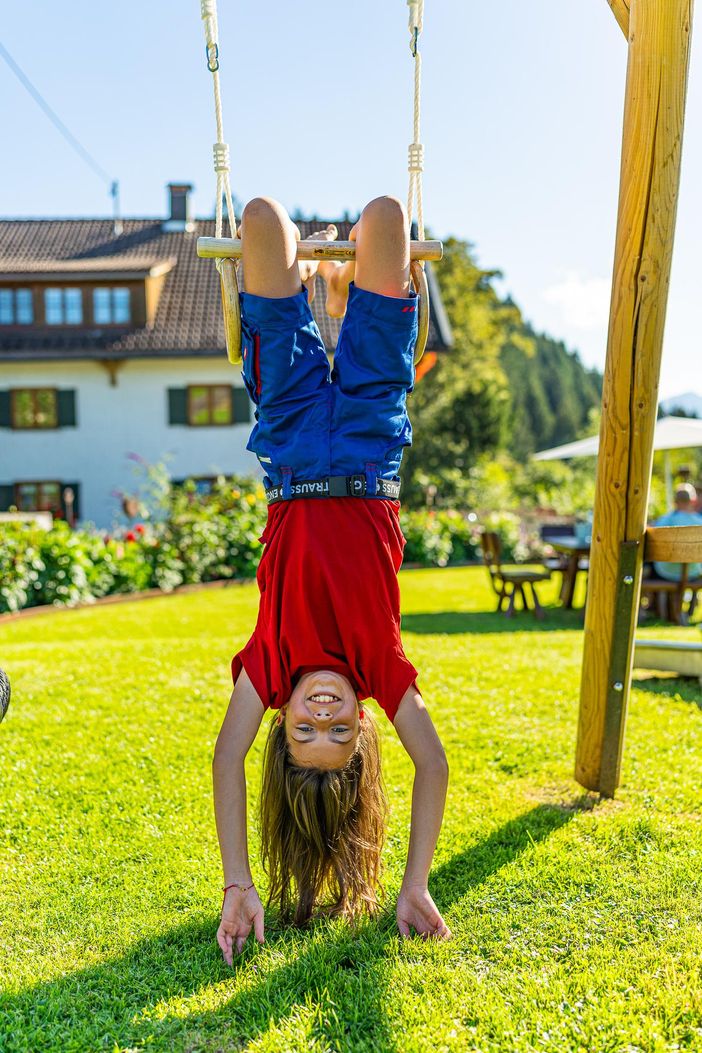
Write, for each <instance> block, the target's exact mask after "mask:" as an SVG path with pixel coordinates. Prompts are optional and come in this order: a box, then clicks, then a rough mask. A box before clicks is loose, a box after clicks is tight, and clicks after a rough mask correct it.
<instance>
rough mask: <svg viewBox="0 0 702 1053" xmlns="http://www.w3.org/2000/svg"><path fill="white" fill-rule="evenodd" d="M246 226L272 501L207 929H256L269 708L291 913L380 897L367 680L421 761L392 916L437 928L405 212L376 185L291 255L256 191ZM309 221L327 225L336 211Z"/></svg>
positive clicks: (220, 804) (233, 934) (436, 806)
mask: <svg viewBox="0 0 702 1053" xmlns="http://www.w3.org/2000/svg"><path fill="white" fill-rule="evenodd" d="M241 236H242V242H243V267H244V286H245V290H246V291H245V292H243V293H242V294H241V313H242V355H243V375H244V382H245V384H246V387H247V389H248V392H249V395H250V397H251V399H252V400H253V402H254V404H255V406H256V420H257V423H256V425H255V427H254V429H253V432H252V434H251V438H250V440H249V444H248V449H250V450H252V451H253V452H254V453H255V454H256V455H257V457H258V459H259V461H260V463H261V464H262V465H263V467H264V470H265V472H266V475H267V478H266V480H265V485H266V488H267V490H268V498H269V503H270V507H269V510H268V522H267V525H266V529H265V531H264V534H263V537H262V538H261V540H262V541H263V543H264V545H265V548H264V551H263V556H262V559H261V563H260V566H259V569H258V575H257V578H258V585H259V589H260V593H261V596H260V605H259V613H258V620H257V623H256V628H255V630H254V633H253V636H252V637H251V639H250V640H249V642H248V643H247V644H246V646H245V647H244V649H243V650H242V651H240V652H239V653H238V654H237V655H235V657H234V659H233V661H232V676H233V680H234V691H233V693H232V697H231V701H230V703H229V707H228V710H227V713H226V716H225V718H224V722H223V724H222V728H221V730H220V733H219V736H218V738H217V744H216V747H215V752H214V759H213V781H214V800H215V815H216V822H217V833H218V836H219V843H220V849H221V854H222V864H223V868H224V886H225V887H224V902H223V906H222V920H221V924H220V926H219V929H218V932H217V940H218V942H219V945H220V947H221V949H222V953H223V955H224V958H225V960H226V961H227V962H228V963H229V964H231V963H232V954H233V951H237V952H240V951H241V949H242V947H243V946H244V943H245V941H246V938H247V937H248V935H249V933H250V932H251V929H252V928H253V929H254V933H255V937H256V939H257V940H258V941H259V942H263V906H262V904H261V900H260V899H259V896H258V894H257V892H256V889H255V887H254V884H253V882H252V879H251V870H250V868H249V858H248V847H247V835H246V780H245V775H244V760H245V758H246V754H247V752H248V750H249V748H250V747H251V745H252V743H253V741H254V739H255V737H256V733H257V731H258V729H259V726H260V724H261V720H262V719H263V714H264V711H265V710H266V709H267V708H271V709H274V710H275V711H276V717H275V719H274V720H273V721H272V723H271V725H270V728H269V731H268V737H267V742H266V749H265V757H264V763H263V782H262V788H261V805H260V817H261V841H262V858H263V865H264V869H265V871H266V873H267V876H268V881H269V904H273V905H276V906H277V907H278V908H279V909H280V912H281V915H282V917H283V919H284V920H287V921H293V922H294V923H295V924H298V925H303V924H304V923H305V922H307V921H308V920H309V919H310V917H311V916H312V914H313V911H314V909H315V907H319V908H320V909H323V910H325V911H326V912H327V913H330V914H332V915H345V916H347V917H349V918H353V917H355V916H358V915H359V914H361V913H362V912H364V911H365V912H368V913H372V912H373V911H375V910H376V909H377V907H378V889H379V878H380V857H381V850H382V846H383V841H384V836H385V816H386V801H385V794H384V790H383V784H382V778H381V770H380V754H379V745H378V734H377V731H376V728H375V725H374V721H373V719H372V717H371V714H370V712H369V710H367V709H364V707H363V701H364V699H367V698H371V697H372V698H374V699H375V700H376V701H377V702H378V704H379V705H380V706H381V708H382V709H383V710H384V711H385V714H386V716H387V717H388V719H389V720H390V721H391V722H392V724H393V725H394V727H395V730H396V731H397V734H398V736H399V738H400V741H401V742H402V744H403V746H404V747H405V749H406V750H407V752H408V754H409V755H410V757H411V759H412V761H413V763H414V768H415V777H414V787H413V792H412V820H411V830H410V839H409V851H408V856H407V865H406V868H405V874H404V879H403V882H402V888H401V890H400V894H399V897H398V901H397V924H398V928H399V930H400V933H401V934H402V935H403V936H407V935H409V934H410V931H411V929H414V930H415V931H416V932H418V933H420V934H421V935H423V936H433V937H438V938H442V939H445V938H448V937H449V936H450V935H451V934H450V931H449V929H448V927H447V925H446V923H445V922H444V920H443V918H442V917H441V915H440V913H439V911H438V910H437V908H436V906H435V904H434V902H433V900H432V898H431V896H430V894H429V891H428V887H427V882H428V877H429V869H430V866H431V861H432V857H433V854H434V849H435V847H436V842H437V839H438V836H439V830H440V828H441V820H442V816H443V810H444V801H445V797H446V786H447V782H448V768H447V764H446V757H445V754H444V750H443V748H442V746H441V743H440V741H439V738H438V736H437V734H436V731H435V729H434V725H433V724H432V722H431V719H430V717H429V714H428V713H427V710H426V709H425V707H424V703H423V701H422V697H421V695H420V693H419V689H418V688H417V684H416V677H417V670H416V669H415V668H414V666H413V665H412V664H411V662H410V661H409V660H408V659H407V658H406V656H405V653H404V651H403V648H402V642H401V639H400V593H399V587H398V582H397V572H398V570H399V569H400V564H401V562H402V551H403V548H404V538H403V536H402V532H401V530H400V525H399V520H398V511H399V501H398V500H397V497H398V494H399V482H398V472H399V467H400V461H401V458H402V452H403V447H404V446H408V445H409V444H410V443H411V438H412V430H411V426H410V422H409V419H408V417H407V409H406V397H407V393H408V392H409V391H411V390H412V385H413V381H414V365H413V351H414V342H415V337H416V333H417V310H416V307H417V298H416V296H415V294H414V293H413V292H412V291H411V288H410V275H409V232H408V223H407V216H406V213H405V210H404V208H403V206H402V205H401V203H400V202H399V201H397V200H395V199H394V198H387V197H384V198H377V199H376V200H375V201H371V203H370V204H369V205H367V206H366V208H365V209H364V211H363V213H362V215H361V218H360V220H359V222H358V224H357V225H356V226H355V227H354V229H353V230H352V232H351V238H352V239H355V240H356V242H357V247H356V260H355V263H344V264H339V263H335V262H333V261H331V260H325V261H321V262H319V263H317V262H313V263H308V262H301V263H298V261H297V256H296V247H297V246H296V243H297V241H298V240H299V237H300V233H299V231H298V229H297V227H296V226H295V225H294V224H293V223H292V221H291V220H290V218H289V217H288V215H287V213H286V212H285V210H284V209H283V208H282V206H281V205H279V204H278V203H277V202H275V201H271V200H269V199H266V198H257V199H255V200H254V201H252V202H251V203H250V204H249V205H247V207H246V209H245V210H244V215H243V220H242V233H241ZM313 237H314V238H316V239H317V240H319V239H325V240H332V239H333V238H335V237H336V229H335V228H333V227H329V228H327V230H326V231H322V232H320V233H319V234H316V235H313ZM317 270H319V273H320V274H321V276H322V277H323V278H324V280H325V282H326V286H327V311H328V313H329V314H331V315H332V316H333V317H342V316H344V315H345V317H344V321H343V324H342V327H341V334H340V336H339V342H338V347H337V350H336V354H335V356H334V367H333V369H332V370H330V367H329V362H328V359H327V355H326V351H325V348H324V344H323V342H322V338H321V336H320V333H319V330H318V328H317V326H316V324H315V322H314V320H313V318H312V313H311V311H310V307H309V299H310V297H311V295H312V292H313V289H314V283H315V275H316V272H317Z"/></svg>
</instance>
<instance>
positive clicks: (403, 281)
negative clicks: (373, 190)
mask: <svg viewBox="0 0 702 1053" xmlns="http://www.w3.org/2000/svg"><path fill="white" fill-rule="evenodd" d="M349 237H350V239H351V240H352V241H354V240H355V241H356V242H357V243H358V244H357V247H356V262H355V263H343V264H338V263H334V262H332V261H331V260H327V261H324V262H322V263H321V264H320V265H319V273H320V274H321V276H322V277H323V278H324V280H325V282H326V283H327V312H328V313H329V314H330V315H331V316H332V317H333V318H341V317H342V316H343V314H344V311H345V310H346V301H347V299H348V289H349V285H350V283H351V282H352V281H354V282H355V284H356V285H357V286H358V288H359V289H365V290H367V291H368V292H376V293H381V294H382V295H384V296H401V297H406V296H407V294H408V291H409V284H410V281H409V279H410V272H409V263H410V260H409V241H410V239H409V226H408V223H407V213H406V211H405V207H404V205H403V204H402V202H401V201H399V200H398V199H397V198H394V197H377V198H375V199H374V200H373V201H371V202H370V203H369V204H368V205H366V207H365V208H364V210H363V212H362V213H361V218H360V219H359V221H358V223H357V224H356V226H355V227H354V228H353V230H352V231H351V234H350V235H349Z"/></svg>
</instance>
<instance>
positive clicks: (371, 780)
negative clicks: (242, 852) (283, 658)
mask: <svg viewBox="0 0 702 1053" xmlns="http://www.w3.org/2000/svg"><path fill="white" fill-rule="evenodd" d="M386 816H387V800H386V797H385V788H384V786H383V780H382V773H381V766H380V743H379V740H378V732H377V730H376V727H375V724H374V722H373V719H372V717H371V716H370V714H369V713H368V711H367V710H366V711H365V712H364V719H363V720H362V721H361V728H360V732H359V737H358V744H357V746H356V749H355V751H354V753H353V755H352V756H351V758H350V760H349V761H348V763H347V764H346V765H345V767H343V768H339V769H337V770H331V771H322V770H320V769H318V768H301V767H298V766H297V765H296V764H294V762H293V760H292V758H291V756H290V753H289V750H288V743H287V739H286V734H285V724H278V723H277V722H276V721H275V720H274V721H273V722H272V724H271V726H270V729H269V732H268V739H267V741H266V749H265V754H264V759H263V781H262V788H261V805H260V821H261V856H262V860H263V868H264V870H265V871H266V874H267V876H268V881H269V895H268V903H269V905H271V904H273V905H275V906H277V907H278V908H279V910H280V913H281V917H282V919H283V920H284V921H286V922H290V921H292V922H293V924H295V925H304V924H305V923H306V922H308V921H309V919H310V918H311V916H312V913H313V911H314V908H315V907H316V906H319V907H320V908H321V909H322V910H324V911H325V912H328V913H329V914H330V915H332V916H339V915H344V916H347V917H349V918H353V917H356V916H358V915H359V914H361V913H363V912H364V911H365V912H367V913H369V914H371V913H373V912H374V911H375V910H377V908H378V906H379V900H378V893H379V892H381V891H382V889H381V886H380V873H381V863H380V856H381V851H382V848H383V843H384V841H385V822H386Z"/></svg>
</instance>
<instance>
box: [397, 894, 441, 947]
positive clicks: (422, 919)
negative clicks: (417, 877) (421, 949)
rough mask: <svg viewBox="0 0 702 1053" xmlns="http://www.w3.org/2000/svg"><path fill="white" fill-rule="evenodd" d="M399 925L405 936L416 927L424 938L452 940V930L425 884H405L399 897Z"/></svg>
mask: <svg viewBox="0 0 702 1053" xmlns="http://www.w3.org/2000/svg"><path fill="white" fill-rule="evenodd" d="M397 927H398V929H399V930H400V935H401V936H403V937H406V936H409V935H410V928H412V929H414V930H415V932H416V933H417V935H418V936H421V937H422V939H424V940H426V939H436V940H450V939H451V930H450V929H449V927H448V925H447V924H446V922H445V921H444V919H443V918H442V917H441V915H440V914H439V911H438V910H437V908H436V904H435V903H434V900H433V899H432V898H431V896H430V895H429V889H428V888H427V887H426V886H425V885H407V886H405V885H403V886H402V888H401V889H400V895H399V896H398V897H397Z"/></svg>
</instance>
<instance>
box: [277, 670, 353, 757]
mask: <svg viewBox="0 0 702 1053" xmlns="http://www.w3.org/2000/svg"><path fill="white" fill-rule="evenodd" d="M360 728H361V724H360V720H359V715H358V703H357V701H356V692H355V691H354V689H353V687H352V686H351V683H350V681H349V680H348V679H347V678H346V677H345V676H342V675H341V674H340V673H332V672H331V671H330V670H326V669H319V670H315V672H313V673H306V674H305V675H304V676H303V677H301V678H300V680H299V682H298V684H297V686H296V687H295V690H294V691H293V693H292V695H291V696H290V699H289V701H288V704H287V706H286V707H285V735H286V738H287V742H288V749H289V750H290V755H291V757H292V760H293V762H294V763H295V764H296V765H298V767H301V768H322V769H325V770H326V769H331V768H343V767H344V766H345V765H346V764H347V762H348V760H349V758H350V757H351V755H352V753H353V751H354V750H355V748H356V743H357V741H358V735H359V732H360Z"/></svg>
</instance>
